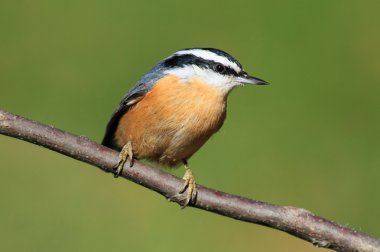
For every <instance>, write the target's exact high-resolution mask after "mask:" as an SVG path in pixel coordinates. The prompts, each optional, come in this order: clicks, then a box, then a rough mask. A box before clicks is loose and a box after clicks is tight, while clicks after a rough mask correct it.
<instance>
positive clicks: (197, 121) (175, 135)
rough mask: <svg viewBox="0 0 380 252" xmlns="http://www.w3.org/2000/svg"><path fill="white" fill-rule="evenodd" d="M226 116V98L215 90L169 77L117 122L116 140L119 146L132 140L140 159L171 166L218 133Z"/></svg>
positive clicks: (198, 83) (189, 155)
mask: <svg viewBox="0 0 380 252" xmlns="http://www.w3.org/2000/svg"><path fill="white" fill-rule="evenodd" d="M225 116H226V97H225V95H224V94H222V93H221V92H219V91H218V90H217V89H216V88H213V87H210V86H208V85H206V84H204V83H201V82H200V81H198V80H196V79H194V80H192V81H190V82H189V83H181V82H180V80H179V78H178V77H176V76H173V75H170V76H166V77H164V78H162V79H161V80H160V81H158V82H157V84H156V85H155V86H154V87H153V88H152V90H151V91H149V92H148V93H147V94H146V95H145V96H144V98H143V99H141V101H139V102H138V103H137V104H135V105H134V106H133V107H132V108H130V109H129V111H128V112H127V113H126V114H125V115H124V116H123V117H122V118H121V119H120V122H119V125H118V128H117V130H116V133H115V139H116V141H117V143H118V144H119V145H120V146H122V145H124V144H126V143H127V142H128V141H131V142H132V149H133V153H134V155H136V156H137V157H139V158H145V159H148V160H151V161H155V162H158V163H160V164H163V165H168V166H171V167H173V166H176V165H178V164H179V163H180V162H181V161H183V160H186V159H188V158H190V157H191V156H192V155H193V154H194V153H195V152H196V151H197V150H198V149H199V148H200V147H201V146H202V145H203V144H204V143H205V142H206V141H207V140H208V139H209V138H210V136H211V135H212V134H213V133H215V132H216V131H217V130H219V128H220V127H221V126H222V124H223V121H224V119H225Z"/></svg>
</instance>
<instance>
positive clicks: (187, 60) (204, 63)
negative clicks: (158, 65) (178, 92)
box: [162, 54, 238, 76]
mask: <svg viewBox="0 0 380 252" xmlns="http://www.w3.org/2000/svg"><path fill="white" fill-rule="evenodd" d="M162 64H163V65H164V66H165V67H168V68H174V67H183V66H186V65H197V66H198V67H201V68H205V69H213V70H215V71H217V70H216V66H217V65H222V66H223V67H224V71H223V72H222V73H221V74H223V75H234V76H238V73H237V72H236V71H235V70H234V69H232V68H231V67H229V66H226V65H223V64H221V63H218V62H215V61H212V60H205V59H203V58H200V57H197V56H194V55H193V54H182V55H174V56H172V57H170V58H168V59H166V60H164V61H163V62H162ZM217 72H219V71H217Z"/></svg>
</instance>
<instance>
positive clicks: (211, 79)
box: [194, 67, 238, 93]
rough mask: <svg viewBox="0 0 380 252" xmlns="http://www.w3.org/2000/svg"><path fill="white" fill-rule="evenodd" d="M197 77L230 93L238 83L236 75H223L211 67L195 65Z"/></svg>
mask: <svg viewBox="0 0 380 252" xmlns="http://www.w3.org/2000/svg"><path fill="white" fill-rule="evenodd" d="M194 71H195V77H197V78H199V79H200V80H201V81H202V82H204V83H207V84H208V85H210V86H213V87H216V88H217V89H219V90H220V91H222V92H223V93H228V92H229V91H231V89H232V88H234V87H235V86H237V85H238V83H236V81H235V77H234V76H229V75H221V74H219V73H216V72H214V71H213V70H211V69H203V68H199V67H194Z"/></svg>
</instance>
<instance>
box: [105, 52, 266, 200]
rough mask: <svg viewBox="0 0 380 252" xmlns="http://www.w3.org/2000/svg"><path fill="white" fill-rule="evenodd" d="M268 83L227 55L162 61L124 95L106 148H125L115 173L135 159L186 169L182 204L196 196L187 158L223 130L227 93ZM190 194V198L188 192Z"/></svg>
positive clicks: (185, 55)
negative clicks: (245, 69) (180, 166)
mask: <svg viewBox="0 0 380 252" xmlns="http://www.w3.org/2000/svg"><path fill="white" fill-rule="evenodd" d="M244 84H257V85H265V84H268V83H267V82H266V81H264V80H261V79H259V78H256V77H252V76H250V75H248V74H247V73H246V72H245V71H244V69H243V67H242V65H241V64H240V63H239V62H238V61H237V60H236V59H235V58H233V57H232V56H231V55H229V54H228V53H226V52H224V51H221V50H218V49H213V48H190V49H184V50H181V51H178V52H176V53H174V54H172V55H171V56H169V57H168V58H166V59H164V60H162V61H161V62H160V63H158V64H157V65H156V66H155V67H153V68H152V69H151V70H150V71H149V72H148V73H146V74H145V75H144V76H143V77H142V78H141V79H140V80H139V81H138V82H137V84H136V85H135V86H134V87H133V88H132V89H131V90H130V91H129V92H128V93H127V94H126V95H125V96H124V98H123V99H122V101H121V103H120V105H119V107H118V108H117V110H116V111H115V112H114V113H113V115H112V117H111V119H110V121H109V123H108V125H107V130H106V134H105V136H104V139H103V142H102V144H103V145H105V146H108V147H110V148H113V149H116V150H121V152H120V162H119V165H118V167H117V168H116V175H118V174H120V172H121V171H122V169H123V166H124V163H125V162H126V160H127V159H128V157H129V158H130V166H132V165H133V160H134V159H140V158H142V159H147V160H149V161H153V162H156V163H158V164H161V165H165V166H169V167H176V166H178V165H179V164H181V163H183V164H184V165H185V169H186V171H185V175H184V177H183V179H184V180H185V183H184V186H183V188H182V189H181V190H180V191H179V193H178V195H177V196H176V197H179V199H180V200H182V202H183V206H186V205H188V204H189V202H192V201H193V200H194V199H195V197H196V185H195V181H194V177H193V175H192V172H191V170H190V169H189V166H188V164H187V160H188V159H189V158H190V157H191V156H192V155H193V154H194V153H195V152H196V151H197V150H198V149H199V148H200V147H201V146H202V145H203V144H204V143H205V142H206V141H207V140H208V139H209V138H210V137H211V136H212V134H214V133H215V132H217V131H218V130H219V129H220V127H221V126H222V124H223V122H224V119H225V118H226V102H227V95H228V94H229V92H230V91H231V90H232V89H233V88H234V87H236V86H241V85H244ZM185 192H186V194H185Z"/></svg>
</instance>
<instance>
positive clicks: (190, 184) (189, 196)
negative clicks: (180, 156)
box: [175, 161, 197, 208]
mask: <svg viewBox="0 0 380 252" xmlns="http://www.w3.org/2000/svg"><path fill="white" fill-rule="evenodd" d="M183 164H184V165H185V175H183V177H182V179H183V180H185V183H184V184H183V187H182V188H181V190H180V191H179V192H178V195H176V196H175V198H179V199H180V200H182V201H184V204H183V205H182V208H185V207H186V206H188V205H189V203H190V202H194V201H195V198H196V197H197V187H196V184H195V179H194V176H193V173H192V172H191V170H190V168H189V165H188V163H187V161H183ZM186 189H187V190H186ZM184 193H186V196H185V195H184Z"/></svg>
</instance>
